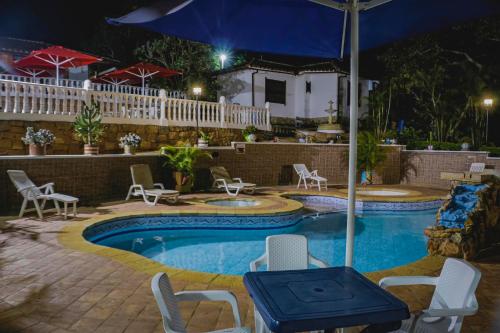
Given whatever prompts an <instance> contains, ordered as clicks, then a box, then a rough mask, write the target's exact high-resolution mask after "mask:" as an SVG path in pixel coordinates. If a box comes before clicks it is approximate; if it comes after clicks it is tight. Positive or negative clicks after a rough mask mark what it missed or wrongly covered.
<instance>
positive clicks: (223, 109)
mask: <svg viewBox="0 0 500 333" xmlns="http://www.w3.org/2000/svg"><path fill="white" fill-rule="evenodd" d="M219 104H220V127H221V128H225V127H226V97H224V96H221V97H220V99H219Z"/></svg>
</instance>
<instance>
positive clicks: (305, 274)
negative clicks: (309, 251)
mask: <svg viewBox="0 0 500 333" xmlns="http://www.w3.org/2000/svg"><path fill="white" fill-rule="evenodd" d="M243 282H244V284H245V287H246V288H247V290H248V293H249V294H250V296H251V297H252V299H253V301H254V303H255V306H256V307H257V309H258V310H259V313H260V314H261V316H262V318H263V319H264V322H265V323H266V325H267V327H269V329H270V330H271V331H273V332H276V333H288V332H303V331H315V330H333V329H335V328H341V327H350V326H359V325H369V326H368V328H367V329H366V332H388V331H392V330H396V329H398V328H399V327H400V326H401V321H402V320H403V319H407V318H409V317H410V313H409V311H408V306H407V305H406V304H405V303H404V302H402V301H401V300H399V299H398V298H396V297H394V296H393V295H391V294H390V293H388V292H387V291H385V290H383V289H382V288H380V287H379V286H377V285H376V284H374V283H373V282H371V281H370V280H368V279H367V278H366V277H364V276H363V275H362V274H360V273H358V272H357V271H356V270H354V269H353V268H351V267H332V268H318V269H307V270H293V271H273V272H248V273H246V274H245V276H244V278H243Z"/></svg>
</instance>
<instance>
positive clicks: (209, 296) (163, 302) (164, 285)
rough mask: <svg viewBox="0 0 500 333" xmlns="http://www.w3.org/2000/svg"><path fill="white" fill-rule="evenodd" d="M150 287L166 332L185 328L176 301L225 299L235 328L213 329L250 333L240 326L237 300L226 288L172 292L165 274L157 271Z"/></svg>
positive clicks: (223, 331) (223, 332)
mask: <svg viewBox="0 0 500 333" xmlns="http://www.w3.org/2000/svg"><path fill="white" fill-rule="evenodd" d="M151 289H152V290H153V295H154V297H155V299H156V303H157V304H158V307H159V308H160V312H161V316H162V319H163V329H164V330H165V332H168V333H185V332H186V328H185V324H184V321H183V320H182V317H181V313H180V311H179V306H178V302H184V301H193V302H200V301H225V302H228V303H229V304H230V305H231V308H232V310H233V316H234V322H235V326H236V327H235V328H227V329H223V330H218V331H213V332H214V333H215V332H219V333H250V332H251V331H250V329H249V328H247V327H241V319H240V312H239V310H238V301H237V299H236V297H235V296H234V295H233V293H231V292H229V291H226V290H202V291H181V292H178V293H175V294H174V291H173V289H172V285H171V284H170V280H169V279H168V276H167V274H165V273H158V274H156V275H155V276H154V277H153V280H152V281H151Z"/></svg>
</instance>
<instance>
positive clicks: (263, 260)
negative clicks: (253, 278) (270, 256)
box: [250, 253, 267, 272]
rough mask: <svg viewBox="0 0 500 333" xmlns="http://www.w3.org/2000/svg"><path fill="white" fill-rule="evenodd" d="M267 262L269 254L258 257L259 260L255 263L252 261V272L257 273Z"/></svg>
mask: <svg viewBox="0 0 500 333" xmlns="http://www.w3.org/2000/svg"><path fill="white" fill-rule="evenodd" d="M266 261H267V254H266V253H264V254H263V255H261V256H260V257H258V258H257V259H255V260H254V261H251V262H250V272H257V269H258V268H259V267H260V266H262V265H264V264H265V263H266Z"/></svg>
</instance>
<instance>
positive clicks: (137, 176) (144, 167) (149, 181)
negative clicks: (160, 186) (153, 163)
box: [130, 164, 154, 190]
mask: <svg viewBox="0 0 500 333" xmlns="http://www.w3.org/2000/svg"><path fill="white" fill-rule="evenodd" d="M130 173H131V174H132V182H133V183H134V185H142V186H143V187H144V189H145V190H150V189H153V188H154V185H153V184H154V183H153V176H152V175H151V169H150V168H149V165H148V164H133V165H131V166H130Z"/></svg>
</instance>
